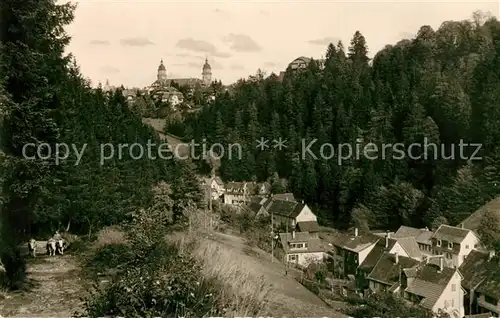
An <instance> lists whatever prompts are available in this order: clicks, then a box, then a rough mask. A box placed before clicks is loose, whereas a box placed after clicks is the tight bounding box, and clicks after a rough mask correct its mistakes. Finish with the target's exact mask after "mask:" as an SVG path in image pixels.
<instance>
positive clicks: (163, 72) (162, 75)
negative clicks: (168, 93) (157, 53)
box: [157, 59, 167, 82]
mask: <svg viewBox="0 0 500 318" xmlns="http://www.w3.org/2000/svg"><path fill="white" fill-rule="evenodd" d="M157 77H158V82H166V81H167V69H166V68H165V65H163V59H162V60H161V62H160V66H158V75H157Z"/></svg>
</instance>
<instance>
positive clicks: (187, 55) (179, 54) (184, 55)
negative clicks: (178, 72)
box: [175, 53, 197, 58]
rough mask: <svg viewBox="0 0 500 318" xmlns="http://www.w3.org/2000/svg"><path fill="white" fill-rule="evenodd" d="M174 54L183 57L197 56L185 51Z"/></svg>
mask: <svg viewBox="0 0 500 318" xmlns="http://www.w3.org/2000/svg"><path fill="white" fill-rule="evenodd" d="M175 56H177V57H183V58H185V57H197V56H195V55H192V54H187V53H177V54H175Z"/></svg>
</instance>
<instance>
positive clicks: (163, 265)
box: [85, 244, 223, 317]
mask: <svg viewBox="0 0 500 318" xmlns="http://www.w3.org/2000/svg"><path fill="white" fill-rule="evenodd" d="M149 252H150V253H148V254H149V255H148V257H147V258H146V259H144V260H143V262H142V264H137V265H139V266H137V265H136V266H134V267H129V269H128V270H127V271H126V272H125V273H124V275H121V277H119V278H115V279H114V280H113V281H112V282H111V283H110V284H109V285H108V286H107V287H106V288H105V289H104V290H98V289H96V290H94V291H93V293H92V295H91V297H90V298H89V299H88V300H87V301H86V303H85V311H86V313H85V316H91V317H102V316H105V315H113V316H116V315H118V316H125V315H126V316H127V317H158V316H161V317H173V316H176V317H178V316H185V317H186V316H189V317H202V316H204V315H205V314H207V313H209V312H210V313H211V314H221V313H222V312H223V306H221V304H220V303H218V302H217V300H216V299H215V298H214V293H215V291H216V289H217V287H216V285H217V283H216V282H214V281H208V280H202V279H201V275H200V274H201V264H200V262H198V261H197V260H196V259H195V258H194V257H192V256H191V255H189V253H186V252H181V251H179V249H178V247H176V246H175V245H172V244H169V245H158V246H157V247H156V248H155V249H154V250H151V251H149Z"/></svg>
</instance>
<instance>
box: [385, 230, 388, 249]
mask: <svg viewBox="0 0 500 318" xmlns="http://www.w3.org/2000/svg"><path fill="white" fill-rule="evenodd" d="M388 247H389V231H387V233H385V248H388Z"/></svg>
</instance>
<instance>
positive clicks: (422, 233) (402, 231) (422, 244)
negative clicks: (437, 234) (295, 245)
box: [393, 225, 434, 255]
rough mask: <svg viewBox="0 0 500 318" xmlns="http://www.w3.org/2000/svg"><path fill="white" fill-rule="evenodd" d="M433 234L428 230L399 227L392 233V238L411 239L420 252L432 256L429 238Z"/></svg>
mask: <svg viewBox="0 0 500 318" xmlns="http://www.w3.org/2000/svg"><path fill="white" fill-rule="evenodd" d="M433 234H434V232H432V231H429V229H427V228H424V229H417V228H414V227H410V226H404V225H402V226H400V227H399V229H398V230H397V231H396V233H394V235H393V237H394V238H400V237H413V238H414V239H415V241H416V242H417V244H418V247H419V249H420V251H421V252H422V253H424V254H428V255H431V254H432V241H431V237H432V235H433Z"/></svg>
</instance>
